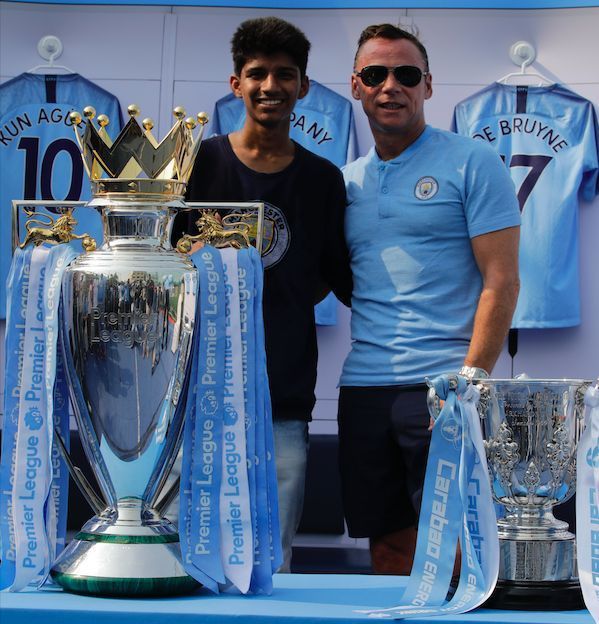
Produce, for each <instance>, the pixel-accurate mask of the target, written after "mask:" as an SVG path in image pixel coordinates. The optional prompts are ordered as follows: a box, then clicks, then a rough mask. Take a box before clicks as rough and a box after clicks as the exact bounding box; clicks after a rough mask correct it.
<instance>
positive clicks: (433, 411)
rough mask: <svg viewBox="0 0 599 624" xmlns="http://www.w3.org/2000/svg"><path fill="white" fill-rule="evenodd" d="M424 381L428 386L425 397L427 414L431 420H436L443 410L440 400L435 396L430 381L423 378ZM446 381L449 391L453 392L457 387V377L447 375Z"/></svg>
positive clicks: (435, 393)
mask: <svg viewBox="0 0 599 624" xmlns="http://www.w3.org/2000/svg"><path fill="white" fill-rule="evenodd" d="M424 381H425V383H426V385H427V386H428V392H427V395H426V406H427V407H428V413H429V414H430V417H431V418H432V419H433V420H437V418H439V414H440V413H441V409H442V408H443V404H442V399H441V397H440V396H439V395H438V394H437V391H436V390H435V386H434V385H433V384H432V382H431V380H430V379H429V378H428V377H425V379H424ZM448 381H449V389H450V390H455V389H456V388H457V387H458V378H457V375H448Z"/></svg>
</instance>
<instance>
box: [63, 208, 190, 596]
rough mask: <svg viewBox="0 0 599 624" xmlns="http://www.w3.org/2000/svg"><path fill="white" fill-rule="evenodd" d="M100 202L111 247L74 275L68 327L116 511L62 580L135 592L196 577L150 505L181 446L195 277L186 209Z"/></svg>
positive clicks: (68, 562) (66, 283)
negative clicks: (173, 239)
mask: <svg viewBox="0 0 599 624" xmlns="http://www.w3.org/2000/svg"><path fill="white" fill-rule="evenodd" d="M91 205H92V206H93V207H95V208H97V209H99V210H101V212H102V220H103V224H104V244H103V245H102V246H101V247H100V248H99V249H98V250H96V251H93V252H89V253H85V254H82V255H80V256H79V257H78V258H77V259H76V260H75V261H74V262H73V263H72V264H71V265H70V266H69V267H68V268H67V269H66V271H65V274H64V278H63V295H62V315H61V322H62V329H63V332H62V336H63V351H64V353H65V365H66V370H67V377H68V380H69V387H70V391H71V398H72V402H73V404H74V408H75V416H76V419H77V424H78V428H79V431H80V435H81V440H82V444H83V446H84V448H85V451H86V454H87V456H88V458H89V459H90V463H91V465H92V468H93V470H94V472H95V475H96V478H97V480H98V483H99V485H100V488H101V490H102V493H103V496H104V498H105V500H106V501H108V507H107V508H106V509H105V510H104V511H103V512H102V513H100V514H98V515H97V516H95V517H94V518H92V519H91V520H90V521H89V522H88V523H87V524H86V525H85V527H84V528H83V529H82V533H81V534H80V536H81V535H85V536H86V537H80V536H78V537H77V539H75V540H73V542H71V544H70V545H69V546H68V547H67V549H66V550H65V551H64V552H63V555H61V557H60V558H59V560H58V561H57V563H56V564H55V566H54V569H53V575H54V576H55V577H56V578H57V580H58V582H60V578H61V577H63V576H64V578H66V579H67V580H69V582H73V581H72V579H79V577H81V576H83V577H90V578H113V577H114V578H115V579H118V580H117V582H118V583H124V584H126V579H131V583H132V584H131V587H135V579H144V578H162V577H168V578H169V579H170V580H171V581H172V579H173V576H174V577H175V578H179V577H185V576H186V575H185V573H184V571H183V567H182V565H181V562H180V552H179V544H178V539H177V536H176V529H175V527H174V526H173V525H172V524H171V523H170V522H168V520H166V519H164V518H162V517H161V516H160V515H159V514H158V513H157V512H156V511H155V510H154V509H153V508H152V504H153V501H154V498H155V497H156V495H157V492H159V491H160V489H161V487H162V485H163V483H164V480H165V479H166V476H167V474H168V471H169V470H170V467H171V465H172V462H173V461H174V458H175V456H176V453H177V449H178V447H179V443H180V437H181V429H182V423H183V411H184V407H185V406H184V390H185V387H186V384H187V378H186V376H187V374H188V373H187V372H188V362H189V358H190V355H191V344H192V335H193V330H194V318H195V309H196V270H195V268H194V266H193V264H192V263H191V261H190V260H189V258H188V257H187V256H184V255H182V254H180V253H178V252H177V251H175V250H173V249H172V248H171V246H170V242H169V239H170V228H171V220H172V216H173V215H174V212H175V210H176V209H178V208H183V207H184V204H183V203H182V202H179V201H177V200H176V199H173V198H170V201H165V202H164V203H157V202H154V201H147V197H143V196H137V197H135V198H131V197H128V198H126V199H123V198H111V197H108V198H102V199H95V200H94V201H93V202H91ZM164 536H166V538H167V539H168V540H169V541H168V542H167V543H160V540H161V539H162V538H163V537H164ZM112 539H115V540H117V541H116V542H113V541H111V540H112ZM170 540H172V541H170ZM146 542H148V543H146ZM169 570H170V571H169ZM123 579H124V580H123ZM90 586H91V585H90ZM77 590H81V591H88V590H87V589H80V588H79V587H78V588H77ZM90 593H91V591H90Z"/></svg>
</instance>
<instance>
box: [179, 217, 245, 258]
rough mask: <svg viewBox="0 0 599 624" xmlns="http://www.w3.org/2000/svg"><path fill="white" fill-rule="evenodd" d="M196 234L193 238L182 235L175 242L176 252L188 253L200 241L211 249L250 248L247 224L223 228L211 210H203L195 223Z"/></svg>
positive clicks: (236, 224) (188, 235)
mask: <svg viewBox="0 0 599 624" xmlns="http://www.w3.org/2000/svg"><path fill="white" fill-rule="evenodd" d="M196 226H197V228H198V233H197V234H196V235H195V236H192V235H190V234H184V235H183V236H182V237H181V238H180V239H179V241H178V242H177V250H178V251H180V252H181V253H189V252H190V251H191V247H192V244H193V243H194V242H195V241H201V242H202V243H205V244H206V245H212V246H213V247H219V248H221V247H233V249H243V248H245V247H249V246H250V239H249V233H250V230H251V226H250V225H249V224H248V223H241V222H240V223H235V227H228V228H225V227H223V224H222V223H221V221H219V219H218V218H217V216H216V213H215V212H214V211H212V210H204V211H202V213H201V214H200V218H199V219H198V220H197V221H196Z"/></svg>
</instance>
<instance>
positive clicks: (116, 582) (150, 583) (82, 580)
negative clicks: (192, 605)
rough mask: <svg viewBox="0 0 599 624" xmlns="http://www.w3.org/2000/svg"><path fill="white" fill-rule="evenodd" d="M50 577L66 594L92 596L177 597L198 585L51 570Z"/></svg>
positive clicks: (186, 580) (184, 579) (191, 581)
mask: <svg viewBox="0 0 599 624" xmlns="http://www.w3.org/2000/svg"><path fill="white" fill-rule="evenodd" d="M51 576H52V578H53V579H54V581H55V582H56V583H58V585H60V586H61V587H62V588H64V589H65V590H66V591H70V592H73V593H76V594H87V595H93V596H107V597H108V596H117V597H118V596H122V597H125V596H128V597H135V596H177V595H180V594H189V593H191V592H192V591H194V590H196V589H198V588H199V587H200V586H201V585H200V583H198V582H197V581H196V580H195V579H193V578H191V576H177V577H171V578H169V577H163V578H110V577H101V576H76V575H73V574H64V573H62V572H57V571H55V570H52V572H51Z"/></svg>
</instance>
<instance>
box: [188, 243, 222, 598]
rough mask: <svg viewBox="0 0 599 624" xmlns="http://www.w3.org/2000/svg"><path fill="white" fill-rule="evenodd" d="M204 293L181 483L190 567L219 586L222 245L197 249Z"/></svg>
mask: <svg viewBox="0 0 599 624" xmlns="http://www.w3.org/2000/svg"><path fill="white" fill-rule="evenodd" d="M193 260H194V262H195V264H196V266H197V269H198V276H199V289H200V296H199V297H198V304H199V310H198V315H196V318H197V319H198V322H199V327H197V328H196V332H195V339H194V348H193V359H192V371H191V381H190V384H189V390H190V392H189V397H188V400H187V413H186V417H185V429H184V438H183V459H182V467H181V488H180V518H181V522H180V526H181V550H182V555H183V561H184V565H185V569H186V571H187V572H188V574H190V575H191V576H193V577H194V578H195V579H196V580H198V581H200V582H201V583H203V584H204V585H205V586H206V587H208V588H209V589H211V590H212V591H214V592H218V584H219V583H224V582H225V576H224V571H223V566H222V560H221V550H220V514H219V497H220V485H221V470H222V468H221V466H222V410H223V388H224V366H225V360H224V357H225V356H224V353H225V291H224V284H223V267H222V262H221V258H220V254H219V253H218V251H217V250H216V249H214V248H212V247H208V246H207V247H204V248H203V249H201V250H200V251H199V252H197V253H196V254H194V256H193Z"/></svg>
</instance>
